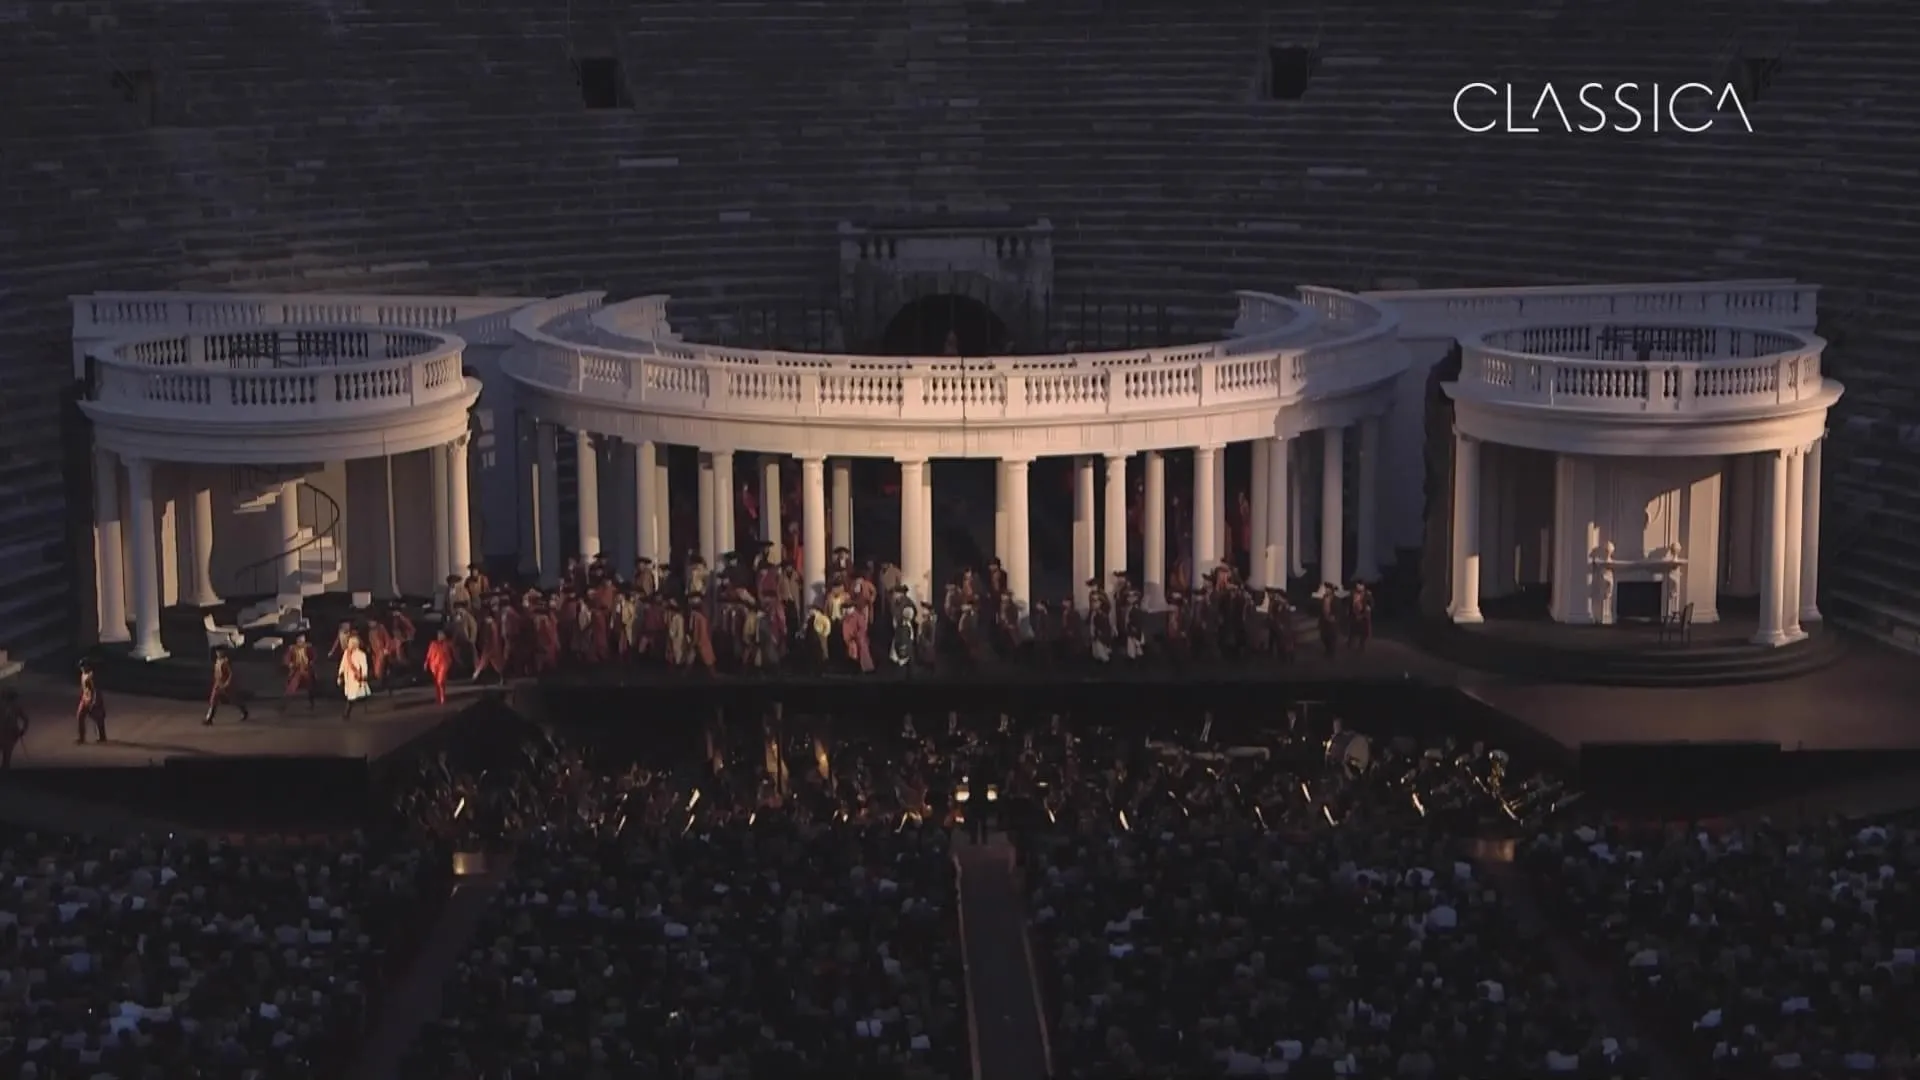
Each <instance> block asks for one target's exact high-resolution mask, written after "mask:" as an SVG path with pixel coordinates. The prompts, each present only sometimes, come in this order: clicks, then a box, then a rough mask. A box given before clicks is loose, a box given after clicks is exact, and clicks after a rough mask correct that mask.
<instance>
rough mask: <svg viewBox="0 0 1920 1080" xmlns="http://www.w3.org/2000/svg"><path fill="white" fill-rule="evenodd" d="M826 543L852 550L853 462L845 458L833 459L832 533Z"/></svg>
mask: <svg viewBox="0 0 1920 1080" xmlns="http://www.w3.org/2000/svg"><path fill="white" fill-rule="evenodd" d="M828 542H829V543H831V544H832V545H833V546H834V547H843V548H846V549H847V550H848V551H852V550H853V462H852V461H851V460H850V459H847V458H834V459H833V533H832V536H831V538H830V539H829V541H828Z"/></svg>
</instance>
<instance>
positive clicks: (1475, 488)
mask: <svg viewBox="0 0 1920 1080" xmlns="http://www.w3.org/2000/svg"><path fill="white" fill-rule="evenodd" d="M1448 614H1450V615H1452V616H1453V621H1454V622H1456V623H1478V622H1485V621H1486V620H1485V619H1483V618H1482V617H1481V615H1480V442H1479V440H1477V439H1471V438H1468V437H1467V436H1465V435H1462V434H1460V433H1459V432H1457V431H1456V432H1454V435H1453V607H1452V610H1451V611H1449V612H1448Z"/></svg>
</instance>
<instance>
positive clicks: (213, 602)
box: [187, 593, 220, 608]
mask: <svg viewBox="0 0 1920 1080" xmlns="http://www.w3.org/2000/svg"><path fill="white" fill-rule="evenodd" d="M187 603H188V604H191V605H192V606H194V607H202V608H210V607H219V606H220V598H219V597H218V596H215V595H214V594H212V593H201V594H200V595H199V596H196V597H193V598H192V599H190V600H188V601H187Z"/></svg>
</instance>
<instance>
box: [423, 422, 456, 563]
mask: <svg viewBox="0 0 1920 1080" xmlns="http://www.w3.org/2000/svg"><path fill="white" fill-rule="evenodd" d="M427 468H428V472H429V473H430V474H431V476H430V482H431V485H432V496H431V497H432V499H433V513H432V515H431V517H432V518H434V519H435V520H434V522H433V538H434V545H433V587H434V588H435V589H438V588H439V587H440V586H441V584H442V583H443V582H445V581H446V580H447V577H448V575H450V574H452V573H453V566H454V562H453V498H452V495H451V493H450V492H448V491H447V482H448V479H447V468H448V463H447V448H446V447H444V446H436V447H434V448H433V450H432V452H431V453H429V454H428V455H427ZM461 569H462V570H465V567H462V568H461Z"/></svg>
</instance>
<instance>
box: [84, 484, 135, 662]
mask: <svg viewBox="0 0 1920 1080" xmlns="http://www.w3.org/2000/svg"><path fill="white" fill-rule="evenodd" d="M126 550H127V549H126V539H125V537H124V535H123V534H122V532H121V528H120V459H119V457H118V456H116V455H115V454H114V453H113V452H112V451H110V450H95V451H94V452H93V559H94V565H95V566H96V567H98V568H99V570H100V642H101V644H115V643H118V642H122V641H129V640H132V635H130V634H128V633H127V585H126V577H125V573H126Z"/></svg>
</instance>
